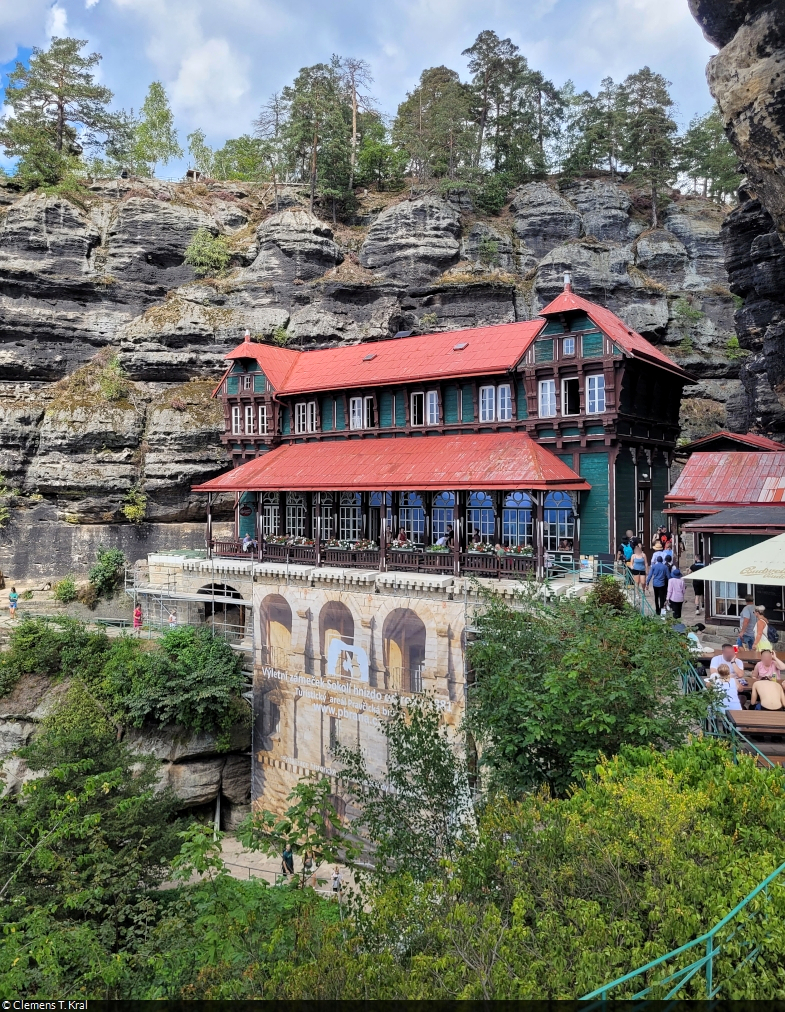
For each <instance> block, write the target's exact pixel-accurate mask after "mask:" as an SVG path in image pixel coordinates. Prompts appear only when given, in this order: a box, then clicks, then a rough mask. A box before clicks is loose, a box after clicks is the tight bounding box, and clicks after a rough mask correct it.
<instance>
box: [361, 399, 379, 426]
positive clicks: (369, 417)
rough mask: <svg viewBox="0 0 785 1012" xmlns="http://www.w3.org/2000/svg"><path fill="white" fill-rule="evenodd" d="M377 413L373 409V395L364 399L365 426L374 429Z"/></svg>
mask: <svg viewBox="0 0 785 1012" xmlns="http://www.w3.org/2000/svg"><path fill="white" fill-rule="evenodd" d="M375 415H376V413H375V412H374V410H373V397H366V398H365V399H364V401H363V427H364V428H366V429H372V428H374V426H375V425H376V417H375Z"/></svg>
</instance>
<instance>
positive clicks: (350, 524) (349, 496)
mask: <svg viewBox="0 0 785 1012" xmlns="http://www.w3.org/2000/svg"><path fill="white" fill-rule="evenodd" d="M339 534H340V538H341V540H342V541H359V540H360V538H361V537H362V536H363V511H362V506H361V503H360V493H359V492H341V507H340V528H339Z"/></svg>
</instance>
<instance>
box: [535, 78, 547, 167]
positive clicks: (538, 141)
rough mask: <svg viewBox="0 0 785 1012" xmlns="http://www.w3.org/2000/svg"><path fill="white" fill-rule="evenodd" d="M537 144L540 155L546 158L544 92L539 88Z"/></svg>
mask: <svg viewBox="0 0 785 1012" xmlns="http://www.w3.org/2000/svg"><path fill="white" fill-rule="evenodd" d="M537 146H538V147H539V149H540V157H541V158H543V159H544V158H545V149H544V147H543V143H542V92H541V91H540V89H539V88H538V89H537Z"/></svg>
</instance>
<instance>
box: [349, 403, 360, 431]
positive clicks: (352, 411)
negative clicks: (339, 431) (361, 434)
mask: <svg viewBox="0 0 785 1012" xmlns="http://www.w3.org/2000/svg"><path fill="white" fill-rule="evenodd" d="M362 427H363V399H362V397H351V398H350V399H349V428H350V429H361V428H362Z"/></svg>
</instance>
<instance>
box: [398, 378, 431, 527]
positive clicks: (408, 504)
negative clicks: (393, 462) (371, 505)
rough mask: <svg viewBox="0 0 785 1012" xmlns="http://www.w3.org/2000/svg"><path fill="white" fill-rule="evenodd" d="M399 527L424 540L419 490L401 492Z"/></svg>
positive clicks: (422, 511)
mask: <svg viewBox="0 0 785 1012" xmlns="http://www.w3.org/2000/svg"><path fill="white" fill-rule="evenodd" d="M420 396H421V397H422V394H420ZM398 529H399V530H402V531H404V532H405V534H406V536H407V538H409V539H410V540H412V541H414V542H417V543H418V544H419V543H421V542H422V540H423V537H424V536H425V510H424V509H423V501H422V496H421V495H420V494H419V493H418V492H401V498H400V507H399V510H398Z"/></svg>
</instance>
